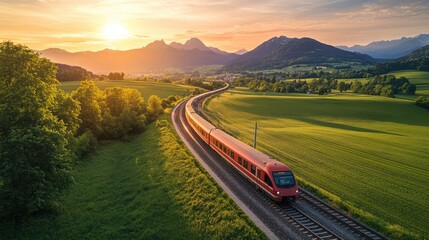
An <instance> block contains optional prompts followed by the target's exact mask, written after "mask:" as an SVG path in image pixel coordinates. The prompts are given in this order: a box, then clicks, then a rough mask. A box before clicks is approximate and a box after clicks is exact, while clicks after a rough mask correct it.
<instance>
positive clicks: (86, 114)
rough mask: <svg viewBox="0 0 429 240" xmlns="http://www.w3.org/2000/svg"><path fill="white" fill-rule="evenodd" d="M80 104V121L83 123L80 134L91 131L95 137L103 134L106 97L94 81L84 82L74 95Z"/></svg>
mask: <svg viewBox="0 0 429 240" xmlns="http://www.w3.org/2000/svg"><path fill="white" fill-rule="evenodd" d="M72 96H73V98H74V99H76V100H77V101H78V102H79V103H80V107H81V111H80V115H79V119H80V120H81V121H82V123H81V125H80V127H79V131H78V133H80V134H81V133H84V132H86V131H91V132H92V133H93V134H94V135H95V136H99V135H100V134H101V121H102V114H103V113H102V109H103V105H104V99H105V95H104V93H103V91H101V90H100V89H99V88H98V87H97V86H96V85H95V83H94V81H92V80H86V81H82V82H81V83H80V86H79V88H78V89H77V90H76V91H74V92H73V93H72Z"/></svg>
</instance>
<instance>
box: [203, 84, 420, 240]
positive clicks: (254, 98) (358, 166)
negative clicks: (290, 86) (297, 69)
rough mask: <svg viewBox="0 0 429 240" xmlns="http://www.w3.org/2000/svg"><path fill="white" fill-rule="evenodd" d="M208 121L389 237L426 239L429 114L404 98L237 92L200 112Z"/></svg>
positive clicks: (211, 101)
mask: <svg viewBox="0 0 429 240" xmlns="http://www.w3.org/2000/svg"><path fill="white" fill-rule="evenodd" d="M205 108H206V110H207V111H208V113H209V115H211V118H212V121H213V122H215V124H217V123H218V122H219V123H220V127H221V128H223V129H225V130H226V131H227V132H229V133H231V134H232V135H234V136H236V137H237V138H239V139H240V140H242V141H243V142H245V143H248V144H251V143H253V134H254V133H253V128H254V124H255V122H256V121H257V122H258V137H257V142H258V143H257V145H258V149H259V150H262V151H264V152H266V153H268V154H270V155H272V156H274V157H275V158H277V159H279V160H280V161H282V162H285V163H286V164H288V165H289V166H290V167H291V168H292V170H293V171H294V172H295V174H296V176H297V177H298V178H299V180H300V182H301V184H302V185H307V186H310V187H312V188H313V189H315V191H316V192H319V193H321V194H322V195H324V196H326V197H327V198H328V199H330V200H331V202H334V204H336V205H338V206H339V207H341V208H343V209H346V210H347V211H349V212H350V213H351V214H353V215H355V216H357V217H358V218H360V219H362V220H364V221H365V222H367V223H369V224H370V225H372V226H374V227H376V228H377V229H379V230H381V231H383V232H384V233H387V234H388V236H389V237H392V238H394V239H397V238H406V237H407V236H411V237H412V238H415V237H419V238H423V237H424V236H426V237H427V236H429V222H428V221H427V217H428V216H429V205H428V204H429V196H428V192H429V148H428V139H429V121H428V119H429V111H427V110H426V109H423V108H420V107H417V106H415V105H414V104H413V102H411V101H409V100H404V99H393V98H385V97H379V96H367V95H357V94H351V93H346V94H331V95H328V96H318V95H300V94H293V95H292V94H287V95H285V94H283V95H278V94H275V95H271V94H269V93H266V94H265V95H264V94H261V93H259V94H254V93H253V92H251V91H248V90H246V89H236V90H234V92H231V91H229V92H226V93H224V94H222V95H220V96H219V97H215V98H212V99H211V100H209V102H208V103H207V104H206V106H205Z"/></svg>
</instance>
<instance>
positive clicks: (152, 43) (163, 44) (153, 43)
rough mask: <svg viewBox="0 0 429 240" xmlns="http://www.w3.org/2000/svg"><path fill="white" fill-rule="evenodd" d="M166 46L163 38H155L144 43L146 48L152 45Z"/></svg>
mask: <svg viewBox="0 0 429 240" xmlns="http://www.w3.org/2000/svg"><path fill="white" fill-rule="evenodd" d="M166 46H168V45H167V44H165V42H164V40H163V39H161V40H155V41H153V42H151V43H149V44H148V45H146V48H148V47H149V48H152V47H166Z"/></svg>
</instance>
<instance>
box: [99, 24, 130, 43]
mask: <svg viewBox="0 0 429 240" xmlns="http://www.w3.org/2000/svg"><path fill="white" fill-rule="evenodd" d="M102 36H103V38H105V39H106V40H109V41H114V40H119V39H124V38H128V36H129V34H128V31H127V29H126V28H125V27H124V26H122V25H121V24H118V23H108V24H106V25H105V26H104V28H103V33H102Z"/></svg>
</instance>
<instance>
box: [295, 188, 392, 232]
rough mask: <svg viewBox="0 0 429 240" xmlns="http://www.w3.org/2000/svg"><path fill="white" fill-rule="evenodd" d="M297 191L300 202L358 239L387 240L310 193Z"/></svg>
mask: <svg viewBox="0 0 429 240" xmlns="http://www.w3.org/2000/svg"><path fill="white" fill-rule="evenodd" d="M299 190H300V192H301V199H300V201H305V202H307V203H308V204H309V205H311V206H313V208H315V209H316V211H319V213H321V214H323V215H325V216H326V217H329V218H331V219H333V220H334V221H336V222H338V223H339V224H340V225H343V226H344V227H346V228H348V229H349V230H350V231H353V232H354V233H355V234H356V235H357V236H358V237H359V238H360V239H375V240H381V239H387V238H386V237H384V236H383V235H381V234H380V233H378V232H377V231H375V230H373V229H371V228H370V227H368V226H366V225H364V224H362V223H360V222H358V221H357V220H355V219H354V218H352V217H350V216H348V215H346V214H345V213H343V212H342V211H340V210H338V209H336V208H334V207H332V206H331V205H329V204H327V203H325V202H324V201H322V200H321V199H319V198H318V197H316V196H314V195H313V194H311V193H310V192H308V191H306V190H304V189H302V188H300V189H299Z"/></svg>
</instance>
